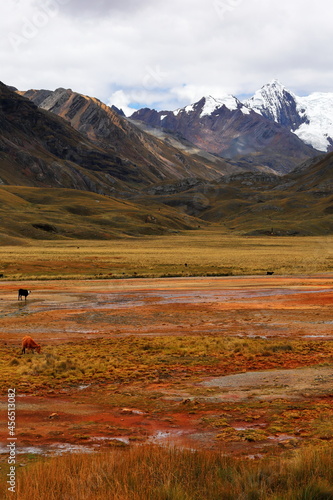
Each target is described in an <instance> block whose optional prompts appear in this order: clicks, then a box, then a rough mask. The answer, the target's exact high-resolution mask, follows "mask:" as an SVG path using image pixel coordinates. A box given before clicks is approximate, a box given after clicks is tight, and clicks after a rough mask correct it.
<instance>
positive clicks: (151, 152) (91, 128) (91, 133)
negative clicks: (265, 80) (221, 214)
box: [20, 88, 246, 185]
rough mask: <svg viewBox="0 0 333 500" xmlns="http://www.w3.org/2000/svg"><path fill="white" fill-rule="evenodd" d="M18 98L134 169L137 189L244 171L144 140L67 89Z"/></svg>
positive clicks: (88, 99)
mask: <svg viewBox="0 0 333 500" xmlns="http://www.w3.org/2000/svg"><path fill="white" fill-rule="evenodd" d="M20 94H22V95H24V96H25V97H27V98H29V99H30V100H31V101H32V102H34V103H35V104H36V105H37V106H38V107H39V108H40V109H44V110H46V111H50V112H51V113H53V114H55V115H58V116H60V117H62V118H63V119H65V120H66V121H68V122H69V123H70V124H71V126H72V127H73V128H74V129H76V130H77V131H78V132H80V133H81V134H84V135H85V136H87V137H88V138H89V139H90V140H91V141H93V142H94V143H95V144H97V145H98V146H99V147H102V148H104V149H106V150H107V151H108V152H111V154H113V155H116V156H117V157H119V158H120V159H121V160H122V161H123V162H125V163H129V164H131V165H135V172H133V176H132V177H131V181H133V182H136V183H137V184H142V185H145V184H149V183H154V182H161V181H165V180H172V179H174V180H175V179H182V178H201V179H207V180H208V179H210V180H213V179H217V178H219V177H220V176H222V175H225V174H226V173H231V172H239V171H242V170H243V169H244V168H243V167H242V166H241V167H238V166H237V165H233V164H231V163H228V162H227V161H224V160H223V159H221V158H218V157H214V156H210V157H207V155H206V156H202V155H200V151H199V150H198V148H197V150H196V151H194V150H188V149H187V150H186V148H183V147H179V146H180V145H179V144H175V143H171V141H170V140H164V138H158V137H155V136H154V135H150V134H147V133H146V132H145V131H144V130H140V129H139V128H138V127H136V126H135V125H134V124H132V123H130V122H129V121H128V120H126V118H125V117H123V116H121V114H119V113H117V112H116V111H115V109H112V108H110V107H108V106H106V105H105V104H103V103H102V102H101V101H99V100H98V99H95V98H92V97H88V96H84V95H81V94H78V93H77V92H73V91H72V90H70V89H63V88H59V89H57V90H55V91H50V90H28V91H26V92H20ZM245 168H246V166H245Z"/></svg>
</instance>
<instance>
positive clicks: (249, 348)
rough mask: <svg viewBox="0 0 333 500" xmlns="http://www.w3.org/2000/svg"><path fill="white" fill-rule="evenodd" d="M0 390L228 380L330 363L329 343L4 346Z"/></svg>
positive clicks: (152, 340)
mask: <svg viewBox="0 0 333 500" xmlns="http://www.w3.org/2000/svg"><path fill="white" fill-rule="evenodd" d="M0 354H1V361H0V374H1V380H2V382H1V383H0V388H1V389H3V390H6V387H8V383H11V384H12V385H13V386H15V387H16V388H17V389H18V390H19V391H20V392H25V391H27V390H28V391H29V392H33V391H34V390H38V389H43V388H48V387H53V388H54V387H62V386H70V385H73V384H74V385H75V384H79V383H90V382H103V381H108V382H109V383H112V382H116V383H128V382H140V383H142V382H144V383H147V382H152V381H155V382H156V381H162V382H164V381H166V380H167V381H173V380H174V381H181V380H186V379H187V378H188V377H192V378H196V377H197V378H198V377H201V376H204V375H206V374H209V375H211V376H213V375H214V374H219V375H221V374H230V373H238V372H243V371H244V370H246V371H250V370H260V369H271V368H283V367H291V366H294V367H295V366H308V365H315V364H318V363H321V362H323V361H324V360H325V362H326V363H329V362H330V361H331V360H332V359H333V345H332V343H331V342H329V341H320V340H314V341H308V339H306V340H292V341H289V340H288V341H283V340H282V341H279V342H276V341H271V340H269V339H256V338H253V339H243V340H239V339H234V338H222V337H220V336H202V335H201V334H199V335H186V336H160V337H141V336H140V337H136V336H128V337H121V338H115V337H112V338H109V339H106V338H104V339H96V340H89V341H81V342H69V343H66V344H62V345H57V346H47V347H43V348H42V351H41V354H35V353H32V354H30V353H29V354H25V355H21V353H20V349H19V348H18V347H10V346H4V345H2V346H0Z"/></svg>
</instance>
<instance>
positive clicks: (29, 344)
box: [22, 335, 41, 354]
mask: <svg viewBox="0 0 333 500" xmlns="http://www.w3.org/2000/svg"><path fill="white" fill-rule="evenodd" d="M26 349H32V350H34V349H36V351H37V352H38V353H40V350H41V346H40V345H39V344H37V343H36V342H35V341H34V340H33V339H32V338H31V337H29V335H26V336H25V337H23V339H22V354H25V350H26Z"/></svg>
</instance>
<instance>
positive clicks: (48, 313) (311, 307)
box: [0, 275, 333, 454]
mask: <svg viewBox="0 0 333 500" xmlns="http://www.w3.org/2000/svg"><path fill="white" fill-rule="evenodd" d="M332 284H333V276H332V275H318V276H311V277H307V276H295V277H294V276H293V277H284V276H281V277H280V276H277V277H273V276H267V277H266V276H262V277H223V278H220V277H219V278H174V279H147V280H144V279H129V280H85V281H84V280H82V281H35V282H31V283H20V284H19V286H22V287H24V288H29V289H30V290H31V291H32V292H31V295H29V297H28V299H27V301H26V302H25V301H18V300H17V289H18V288H19V286H18V284H17V283H15V282H2V283H1V297H0V317H1V323H0V341H2V342H3V343H7V344H8V345H16V344H17V346H18V349H19V346H20V341H21V338H22V337H23V335H26V334H28V335H31V336H32V337H33V338H34V339H35V340H36V341H37V342H39V343H41V344H42V346H47V345H52V344H58V343H60V342H69V341H79V340H84V339H89V338H96V337H104V336H107V337H109V336H110V335H111V336H120V337H121V336H124V335H145V336H146V335H150V336H156V335H184V336H185V335H188V334H193V333H195V334H202V335H208V334H214V335H221V336H237V337H256V336H259V337H263V338H277V339H282V338H283V339H295V338H300V339H314V338H322V339H325V340H331V339H332V338H333V334H332V326H333V314H332V311H333V309H332V304H333V287H332ZM240 356H241V354H240ZM323 361H324V360H323ZM315 362H316V363H318V358H316V359H315ZM306 363H307V364H309V365H311V364H313V363H311V358H309V359H308V360H307V361H306ZM303 364H304V361H303ZM299 365H300V363H299V362H298V360H297V359H296V358H295V359H292V360H291V362H290V364H289V365H288V364H286V365H284V366H283V368H294V367H295V366H299ZM265 368H267V366H265V363H264V361H263V364H262V366H261V367H260V369H262V370H265ZM257 369H258V368H257ZM247 370H249V368H248V367H247ZM330 373H331V372H325V374H324V375H325V376H326V378H327V377H328V379H329V380H331V381H332V379H330V378H329V377H330V376H331V375H330ZM332 373H333V370H332ZM217 375H218V374H217V373H216V372H215V371H214V373H212V374H211V376H214V377H216V376H217ZM221 375H223V373H221ZM324 375H321V376H323V377H324ZM332 376H333V375H332ZM208 377H209V368H207V367H206V368H205V370H203V376H202V381H205V380H206V379H207V378H208ZM198 383H199V382H198V380H196V381H195V382H193V384H194V385H193V387H194V386H195V387H198ZM189 384H190V382H189ZM311 384H312V385H313V384H314V382H313V381H312V382H311V383H310V382H309V391H310V396H309V395H307V394H306V393H305V394H304V390H306V389H302V391H303V392H302V393H300V394H298V395H297V397H296V396H295V394H291V393H290V392H288V390H286V391H283V392H282V393H281V392H280V393H279V392H277V394H276V397H277V398H281V399H282V400H286V401H288V398H289V399H290V400H292V399H293V398H294V399H295V398H296V399H297V398H298V399H299V398H303V400H306V399H307V398H310V399H311V401H315V399H316V401H326V402H327V401H328V402H329V404H331V399H330V397H331V396H330V394H328V395H325V394H323V393H321V394H320V397H319V396H318V395H315V393H313V395H311V394H312V393H311V390H312V388H313V387H312V385H311ZM125 389H126V388H124V387H123V388H120V389H119V390H120V391H124V390H125ZM142 389H143V388H142V387H140V390H142ZM252 389H253V395H252V397H255V398H257V397H258V395H259V396H260V393H261V391H260V387H255V388H252ZM109 390H110V389H109V388H108V386H107V384H105V385H104V386H103V385H101V384H100V385H98V386H97V385H91V386H88V387H80V388H76V389H73V388H71V389H63V390H62V391H59V392H57V393H56V392H54V391H50V392H49V394H44V395H34V394H26V395H24V394H20V395H19V396H18V403H17V426H18V430H17V437H18V446H21V448H22V451H29V447H35V448H36V447H37V448H38V450H37V451H45V450H46V449H50V446H51V449H52V444H55V443H57V444H58V445H59V443H60V444H61V443H68V444H73V445H74V444H75V445H83V446H89V447H93V448H94V447H95V448H97V447H98V446H100V445H115V444H118V445H122V444H126V443H127V442H129V443H130V442H143V441H149V442H156V443H167V442H168V441H169V440H171V442H173V443H177V444H181V445H184V446H191V447H198V448H201V447H219V446H222V445H221V442H219V441H217V440H216V439H215V437H216V434H217V431H216V429H215V430H214V429H213V428H211V429H208V428H206V427H203V426H202V420H201V419H202V417H207V416H210V415H216V413H217V412H218V411H220V412H221V413H222V412H223V411H224V402H232V401H234V402H237V401H242V400H243V399H244V391H243V392H242V391H238V390H236V389H235V388H233V389H230V391H229V392H228V391H224V392H223V394H221V397H220V400H219V401H220V402H219V405H220V406H219V407H217V406H216V401H214V405H213V403H212V407H210V406H209V404H208V403H209V402H208V403H207V400H206V401H205V403H204V402H202V403H201V402H200V398H199V399H196V400H195V401H193V400H192V399H191V397H190V396H191V391H190V385H188V387H187V389H186V388H185V389H184V390H183V391H178V393H177V394H175V391H174V390H173V389H172V388H170V384H168V383H165V384H164V383H155V384H150V385H149V386H145V387H144V390H146V391H155V392H158V393H160V394H162V395H160V397H161V399H162V400H163V401H164V402H165V401H168V405H169V406H167V409H166V411H165V413H161V412H159V411H157V410H154V411H151V410H149V409H148V410H147V411H146V410H145V409H143V408H135V407H130V408H123V407H122V406H121V405H119V406H112V407H110V405H109V404H108V402H107V399H106V398H105V393H107V391H109ZM135 390H136V389H135V387H134V388H133V387H128V391H129V392H130V393H131V392H132V393H135ZM246 390H247V391H248V389H246ZM327 391H328V392H329V385H328V386H327ZM269 397H271V399H272V400H274V394H272V393H270V396H267V398H269ZM276 397H275V399H276ZM267 398H266V400H267ZM264 400H265V398H264V396H262V397H261V399H260V397H259V401H264ZM1 404H2V408H3V409H4V408H5V404H6V398H1ZM219 408H220V409H219ZM237 425H238V426H239V427H246V426H247V425H249V424H248V423H246V422H245V421H242V419H241V418H240V417H239V418H238V419H237V420H236V421H235V426H237ZM261 425H263V420H262V419H261V420H260V419H257V420H256V422H255V424H253V426H252V428H260V426H261ZM256 426H257V427H256ZM7 435H8V431H7V428H6V425H2V426H1V428H0V441H1V442H2V443H3V444H4V445H5V444H6V438H7ZM281 436H282V437H281V440H282V441H283V440H284V438H283V435H281ZM115 438H117V439H115ZM285 439H286V440H287V441H288V436H286V437H285ZM222 444H223V443H222ZM224 445H225V446H226V447H227V445H226V444H224ZM242 447H243V448H244V444H243V443H239V444H234V445H233V448H232V449H233V450H234V451H239V450H240V449H241V448H242ZM243 448H242V449H243ZM258 449H259V448H258V445H257V444H256V443H250V442H247V443H246V452H247V453H250V454H251V453H253V454H255V453H256V451H258ZM31 451H33V449H31Z"/></svg>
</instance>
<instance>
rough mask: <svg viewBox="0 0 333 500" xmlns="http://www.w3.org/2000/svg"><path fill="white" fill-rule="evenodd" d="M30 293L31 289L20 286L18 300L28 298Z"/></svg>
mask: <svg viewBox="0 0 333 500" xmlns="http://www.w3.org/2000/svg"><path fill="white" fill-rule="evenodd" d="M29 293H30V290H24V288H20V289H19V291H18V299H17V300H20V299H21V300H22V297H24V300H27V297H28V295H29Z"/></svg>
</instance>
